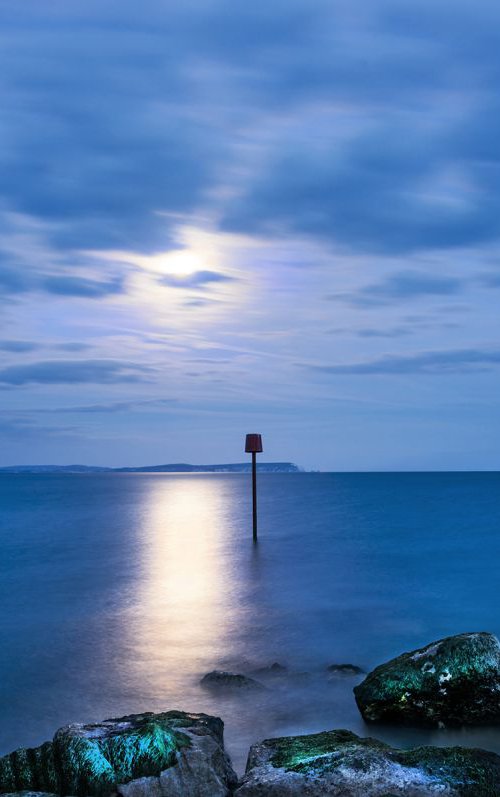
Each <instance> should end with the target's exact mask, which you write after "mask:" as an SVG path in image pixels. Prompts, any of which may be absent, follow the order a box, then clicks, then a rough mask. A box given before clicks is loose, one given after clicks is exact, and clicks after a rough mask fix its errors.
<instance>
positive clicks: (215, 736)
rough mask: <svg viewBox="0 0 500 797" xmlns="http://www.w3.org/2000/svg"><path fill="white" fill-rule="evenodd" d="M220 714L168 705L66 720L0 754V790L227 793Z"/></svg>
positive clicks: (228, 771)
mask: <svg viewBox="0 0 500 797" xmlns="http://www.w3.org/2000/svg"><path fill="white" fill-rule="evenodd" d="M223 729H224V725H223V722H222V720H220V719H218V718H217V717H210V716H208V715H206V714H185V713H184V712H180V711H168V712H165V713H162V714H151V713H147V714H136V715H132V716H128V717H121V718H120V719H110V720H105V721H104V722H101V723H98V724H95V725H81V724H75V725H68V726H66V727H64V728H61V729H60V730H58V731H57V732H56V734H55V736H54V739H53V741H52V742H46V743H45V744H43V745H41V746H40V747H37V748H34V749H26V750H25V749H21V750H16V751H15V752H14V753H11V754H10V755H7V756H4V757H3V758H0V793H5V792H7V793H9V792H16V791H19V790H26V791H45V792H51V793H55V794H58V795H68V796H69V795H76V797H79V796H80V795H82V797H83V795H85V796H86V797H87V796H88V797H94V796H95V797H106V795H111V794H116V793H118V794H119V795H123V797H145V796H146V795H148V796H150V797H164V795H165V797H166V795H168V797H181V795H182V797H227V796H228V795H229V794H230V793H231V790H232V788H233V787H234V785H235V783H236V775H235V773H234V772H233V770H232V768H231V764H230V762H229V758H228V757H227V756H226V754H225V752H224V746H223Z"/></svg>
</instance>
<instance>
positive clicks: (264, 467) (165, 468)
mask: <svg viewBox="0 0 500 797" xmlns="http://www.w3.org/2000/svg"><path fill="white" fill-rule="evenodd" d="M251 470H252V463H251V462H236V463H229V464H223V465H188V464H186V463H184V462H182V463H175V464H172V465H143V466H142V467H138V468H105V467H101V466H100V465H8V466H6V467H3V468H0V473H250V471H251ZM257 470H258V471H259V473H301V472H302V468H299V467H298V465H294V463H293V462H259V463H258V465H257Z"/></svg>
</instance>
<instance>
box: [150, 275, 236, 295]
mask: <svg viewBox="0 0 500 797" xmlns="http://www.w3.org/2000/svg"><path fill="white" fill-rule="evenodd" d="M233 281H234V277H230V276H229V275H228V274H222V273H221V272H220V271H195V272H193V273H192V274H187V275H186V276H177V275H175V274H172V275H166V276H164V277H161V278H160V279H159V280H158V282H159V283H160V284H161V285H167V286H168V287H169V288H194V289H198V290H202V289H204V288H206V287H207V285H212V284H214V283H220V282H233Z"/></svg>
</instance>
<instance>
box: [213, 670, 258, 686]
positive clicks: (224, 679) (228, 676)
mask: <svg viewBox="0 0 500 797" xmlns="http://www.w3.org/2000/svg"><path fill="white" fill-rule="evenodd" d="M200 684H201V685H202V686H205V687H207V689H265V688H266V687H265V686H264V685H263V684H260V683H259V682H258V681H255V680H254V679H253V678H248V677H247V676H246V675H237V674H235V673H232V672H224V671H223V670H213V671H212V672H209V673H207V674H206V675H204V676H203V678H202V679H201V681H200Z"/></svg>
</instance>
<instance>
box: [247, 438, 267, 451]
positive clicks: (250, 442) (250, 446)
mask: <svg viewBox="0 0 500 797" xmlns="http://www.w3.org/2000/svg"><path fill="white" fill-rule="evenodd" d="M263 450H264V449H263V448H262V435H260V434H247V439H246V440H245V453H247V454H260V453H261V452H262V451H263Z"/></svg>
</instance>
